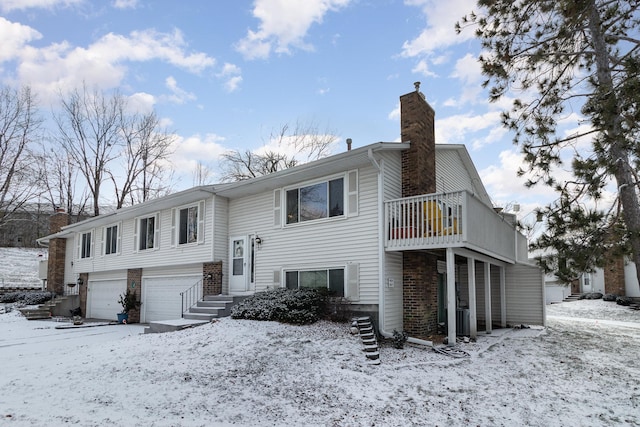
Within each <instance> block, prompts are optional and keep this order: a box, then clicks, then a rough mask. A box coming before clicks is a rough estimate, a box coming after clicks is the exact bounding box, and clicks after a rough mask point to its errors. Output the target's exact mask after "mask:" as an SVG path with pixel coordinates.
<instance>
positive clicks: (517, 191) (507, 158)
mask: <svg viewBox="0 0 640 427" xmlns="http://www.w3.org/2000/svg"><path fill="white" fill-rule="evenodd" d="M498 159H499V161H500V162H499V164H494V165H491V166H489V167H487V168H485V169H483V170H481V171H479V172H478V173H479V174H480V177H481V178H482V182H483V183H484V185H485V187H486V188H487V191H488V193H489V195H490V196H491V198H492V199H493V201H494V203H496V204H497V205H500V206H503V207H504V206H507V205H509V204H513V203H514V202H518V203H520V204H526V203H529V204H530V205H531V206H527V207H526V208H522V207H521V212H525V213H526V212H529V211H531V210H533V206H535V207H541V206H542V204H544V203H548V202H550V201H552V200H555V199H556V198H557V194H556V193H555V192H554V191H553V189H551V188H550V187H547V186H545V185H537V186H535V187H533V188H527V187H525V185H524V184H525V182H526V181H527V178H526V176H522V177H518V169H519V168H521V167H522V168H526V167H525V164H524V161H523V158H522V154H520V153H518V152H516V151H514V150H506V151H502V152H501V153H500V154H499V155H498ZM555 173H556V175H557V176H558V177H560V178H561V179H562V178H563V177H565V175H566V173H564V172H563V171H556V172H555Z"/></svg>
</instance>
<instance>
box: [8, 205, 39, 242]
mask: <svg viewBox="0 0 640 427" xmlns="http://www.w3.org/2000/svg"><path fill="white" fill-rule="evenodd" d="M10 215H11V216H10V219H9V220H8V221H7V222H6V223H5V224H4V226H2V227H0V247H5V248H35V247H37V244H36V239H37V238H38V237H40V236H42V235H43V234H44V233H46V232H47V231H48V226H49V217H50V216H51V213H50V212H49V210H47V209H46V208H45V206H44V205H41V204H28V205H25V206H23V207H22V208H21V209H18V210H16V211H15V212H12V213H11V214H10ZM2 216H3V213H2V212H0V217H2Z"/></svg>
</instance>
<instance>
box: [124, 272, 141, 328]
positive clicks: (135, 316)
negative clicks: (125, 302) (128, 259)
mask: <svg viewBox="0 0 640 427" xmlns="http://www.w3.org/2000/svg"><path fill="white" fill-rule="evenodd" d="M132 285H133V287H132ZM127 289H129V290H130V291H131V292H133V293H134V294H135V295H136V298H137V299H138V301H140V300H141V298H142V269H141V268H130V269H129V270H127ZM127 321H128V322H129V323H139V322H140V307H139V308H134V309H132V310H129V320H127Z"/></svg>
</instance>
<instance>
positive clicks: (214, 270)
mask: <svg viewBox="0 0 640 427" xmlns="http://www.w3.org/2000/svg"><path fill="white" fill-rule="evenodd" d="M209 274H211V279H207V276H208V275H209ZM202 277H203V279H202V292H203V293H202V295H220V294H221V293H222V261H218V262H207V263H204V264H202Z"/></svg>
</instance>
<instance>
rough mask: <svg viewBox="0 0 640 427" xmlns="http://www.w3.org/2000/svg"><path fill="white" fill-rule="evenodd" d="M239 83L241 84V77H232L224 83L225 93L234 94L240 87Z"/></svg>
mask: <svg viewBox="0 0 640 427" xmlns="http://www.w3.org/2000/svg"><path fill="white" fill-rule="evenodd" d="M240 83H242V76H233V77H231V78H229V79H227V81H226V82H225V83H224V88H225V89H226V90H227V92H234V91H236V90H238V88H239V87H240Z"/></svg>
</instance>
